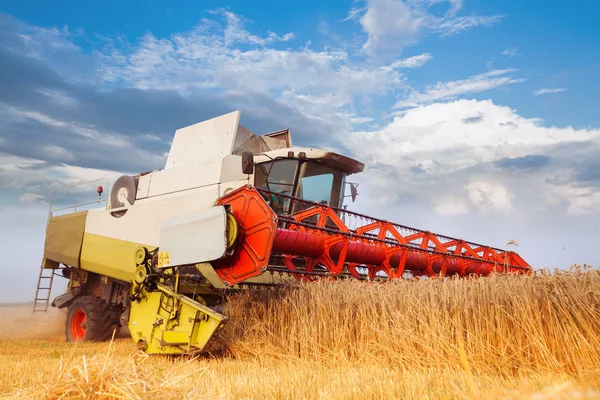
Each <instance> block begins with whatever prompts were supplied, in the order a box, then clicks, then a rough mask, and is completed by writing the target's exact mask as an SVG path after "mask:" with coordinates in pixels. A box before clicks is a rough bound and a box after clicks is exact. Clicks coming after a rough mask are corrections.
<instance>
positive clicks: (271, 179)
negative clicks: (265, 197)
mask: <svg viewBox="0 0 600 400" xmlns="http://www.w3.org/2000/svg"><path fill="white" fill-rule="evenodd" d="M345 177H346V174H345V173H344V172H341V171H339V170H337V169H334V168H332V167H330V166H327V165H324V164H321V163H320V162H319V160H291V159H281V160H275V161H270V162H266V163H262V164H258V165H257V166H256V183H255V184H256V186H257V187H259V188H262V189H266V190H268V191H271V192H276V193H281V194H285V195H288V196H292V197H297V198H300V199H303V200H309V201H314V202H317V203H320V204H325V205H329V206H332V207H340V208H341V207H342V203H343V199H344V185H345ZM273 200H275V199H273ZM271 206H272V207H273V208H274V209H275V211H276V212H277V213H283V214H292V213H294V212H296V211H297V209H296V208H297V207H296V206H294V207H292V205H291V202H290V201H289V200H287V201H286V200H284V199H283V198H280V199H278V201H276V202H272V203H271Z"/></svg>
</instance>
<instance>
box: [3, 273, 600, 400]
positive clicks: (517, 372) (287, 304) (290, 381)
mask: <svg viewBox="0 0 600 400" xmlns="http://www.w3.org/2000/svg"><path fill="white" fill-rule="evenodd" d="M0 313H1V314H0V315H1V316H2V317H3V322H4V324H3V327H2V328H1V329H0V360H1V363H0V393H1V398H11V399H13V398H14V399H56V398H69V399H71V398H76V399H100V398H102V399H109V398H124V399H171V398H177V399H204V398H206V399H213V398H214V399H338V398H339V399H388V398H390V399H392V398H394V399H404V398H409V399H413V398H414V399H483V398H497V399H557V398H561V399H562V398H564V399H592V398H594V399H595V398H600V271H598V270H594V269H592V268H588V267H583V268H579V267H573V268H572V269H571V270H570V271H552V272H549V271H546V272H543V273H536V274H535V275H532V276H491V277H488V278H480V279H448V280H438V279H425V280H417V281H395V282H389V283H365V282H359V281H339V282H318V283H311V284H300V285H298V286H296V287H293V288H286V289H283V290H273V289H269V290H267V289H263V290H259V291H252V292H247V293H242V294H236V295H232V296H230V297H229V298H228V302H227V307H226V309H225V313H226V314H227V315H228V316H229V317H230V321H229V323H228V325H227V326H226V329H225V330H224V331H223V332H222V335H221V336H220V337H219V341H218V345H219V346H218V347H219V348H222V349H224V351H215V352H213V353H211V354H207V355H204V356H202V357H196V358H190V357H163V356H147V355H145V354H142V353H139V352H137V351H136V350H135V346H134V344H133V342H132V341H131V340H130V339H129V338H128V337H127V336H126V335H120V336H118V337H116V338H114V340H112V341H111V342H107V343H79V344H70V343H69V344H68V343H65V342H64V338H63V330H64V325H63V324H64V315H63V313H60V312H57V311H56V310H53V311H52V312H51V313H49V315H42V316H39V315H36V316H33V315H31V311H30V309H22V310H17V309H15V308H3V309H0Z"/></svg>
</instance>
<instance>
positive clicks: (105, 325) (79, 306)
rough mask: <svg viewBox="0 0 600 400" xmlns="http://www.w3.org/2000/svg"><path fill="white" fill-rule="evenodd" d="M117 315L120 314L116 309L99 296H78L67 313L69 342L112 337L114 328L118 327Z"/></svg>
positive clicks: (100, 339) (96, 340)
mask: <svg viewBox="0 0 600 400" xmlns="http://www.w3.org/2000/svg"><path fill="white" fill-rule="evenodd" d="M116 316H118V314H116V313H115V311H114V309H113V308H112V307H110V305H109V304H107V303H106V301H105V300H103V299H101V298H99V297H93V296H80V297H78V298H76V299H75V300H74V301H73V303H71V305H70V306H69V312H68V313H67V323H66V326H65V333H66V337H67V342H101V341H105V340H108V339H110V337H111V336H112V333H113V329H118V321H116V320H115V317H116ZM117 318H118V317H117Z"/></svg>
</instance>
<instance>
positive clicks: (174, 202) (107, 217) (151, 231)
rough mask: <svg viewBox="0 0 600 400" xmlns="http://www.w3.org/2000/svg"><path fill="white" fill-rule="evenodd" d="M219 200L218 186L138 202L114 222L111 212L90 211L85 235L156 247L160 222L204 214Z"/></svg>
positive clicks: (158, 240)
mask: <svg viewBox="0 0 600 400" xmlns="http://www.w3.org/2000/svg"><path fill="white" fill-rule="evenodd" d="M218 196H219V185H217V184H215V185H211V186H206V187H203V188H199V189H193V190H187V191H184V192H180V193H173V194H171V195H168V196H158V197H150V198H148V199H143V200H137V201H136V202H135V204H134V205H133V206H132V207H131V208H130V209H129V210H127V213H126V214H125V215H124V216H122V217H120V218H115V217H113V216H112V215H111V214H110V210H104V209H99V210H90V211H89V212H88V216H87V219H86V226H85V231H86V233H91V234H95V235H102V236H107V237H111V238H115V239H120V240H126V241H129V242H135V243H140V244H145V245H148V246H155V247H157V246H158V245H159V243H160V232H161V230H162V226H163V221H165V220H167V219H168V218H173V217H177V216H181V215H185V214H191V213H196V212H199V211H201V210H207V209H209V208H211V207H213V206H214V204H215V200H216V199H217V198H218Z"/></svg>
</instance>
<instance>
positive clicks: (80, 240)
mask: <svg viewBox="0 0 600 400" xmlns="http://www.w3.org/2000/svg"><path fill="white" fill-rule="evenodd" d="M239 119H240V112H239V111H235V112H232V113H229V114H225V115H222V116H220V117H217V118H213V119H210V120H207V121H204V122H200V123H198V124H195V125H191V126H188V127H185V128H182V129H179V130H177V131H176V132H175V136H174V138H173V141H172V144H171V149H170V151H169V154H168V157H167V161H166V164H165V166H164V168H163V169H156V170H153V171H148V172H143V173H140V174H137V175H135V176H130V175H123V176H121V177H120V178H119V179H117V181H116V182H115V183H114V185H113V187H112V189H111V190H110V196H109V198H107V202H106V206H105V207H99V208H96V209H90V210H85V211H78V212H67V213H62V214H61V215H58V213H56V212H54V211H53V209H52V206H51V210H50V216H49V221H48V226H47V230H46V242H45V246H44V258H43V263H42V268H41V270H40V278H39V282H38V290H37V292H36V301H35V305H34V310H36V311H39V310H41V311H45V310H47V307H48V303H49V299H50V290H49V289H48V288H49V287H51V283H52V280H53V277H54V275H61V276H63V277H66V278H67V279H68V280H69V284H68V288H67V291H66V293H64V294H62V295H60V296H58V297H57V298H56V299H54V301H53V302H52V305H53V306H55V307H58V308H68V317H67V325H66V337H67V340H68V341H79V340H105V339H107V338H108V337H109V336H110V334H111V333H112V331H113V329H114V328H118V327H120V326H123V325H126V326H127V327H128V329H129V331H130V334H131V336H132V339H133V341H134V342H135V343H136V344H137V346H138V347H139V348H140V349H142V350H144V351H146V352H148V353H150V354H154V353H163V354H182V353H196V352H201V351H205V350H206V349H207V348H208V347H209V345H210V343H211V342H212V338H213V337H214V335H215V334H216V333H217V332H218V331H219V329H221V327H222V326H223V325H224V324H225V323H226V321H227V318H226V317H225V316H223V315H222V314H220V312H219V301H220V299H221V298H222V294H223V292H224V291H231V290H241V289H244V290H245V289H246V288H249V287H253V286H271V285H282V284H287V283H289V282H293V281H295V280H308V281H314V280H316V279H341V278H348V279H361V280H367V281H371V280H374V279H377V280H382V281H385V280H393V279H401V278H416V277H429V278H433V277H442V278H443V277H448V276H460V277H466V276H486V275H489V274H491V273H530V272H531V267H530V266H529V265H528V264H527V263H526V262H525V261H524V260H523V259H522V258H521V257H520V256H519V255H518V254H516V253H514V252H511V251H505V250H501V249H497V248H493V247H489V246H484V245H480V244H477V243H473V242H469V241H465V240H460V239H456V238H451V237H447V236H443V235H438V234H434V233H431V232H428V231H424V230H420V229H415V228H411V227H407V226H403V225H399V224H395V223H392V222H389V221H385V220H381V219H376V218H372V217H369V216H366V215H362V214H359V213H356V212H352V211H349V210H348V209H347V205H346V204H344V202H345V199H346V198H348V197H351V199H352V201H353V200H354V199H355V197H356V195H357V190H356V185H355V184H352V183H350V182H347V180H346V179H347V177H348V176H350V175H352V174H356V173H360V172H362V171H363V169H364V165H363V164H362V163H361V162H359V161H357V160H355V159H353V158H351V157H347V156H344V155H341V154H337V153H335V152H331V151H327V150H321V149H315V148H298V147H294V146H293V144H292V138H291V134H290V131H289V130H287V129H286V130H282V131H277V132H273V133H269V134H265V135H260V136H259V135H256V134H254V133H252V132H251V131H249V130H248V129H246V128H244V127H243V126H241V125H239ZM347 192H349V193H350V194H347ZM102 193H103V191H102V190H101V189H100V188H98V195H99V196H101V195H102ZM48 274H49V275H48ZM48 281H49V282H50V285H48V284H47V282H48ZM44 290H47V293H48V295H47V296H46V297H45V296H44V295H43V294H41V293H44Z"/></svg>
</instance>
